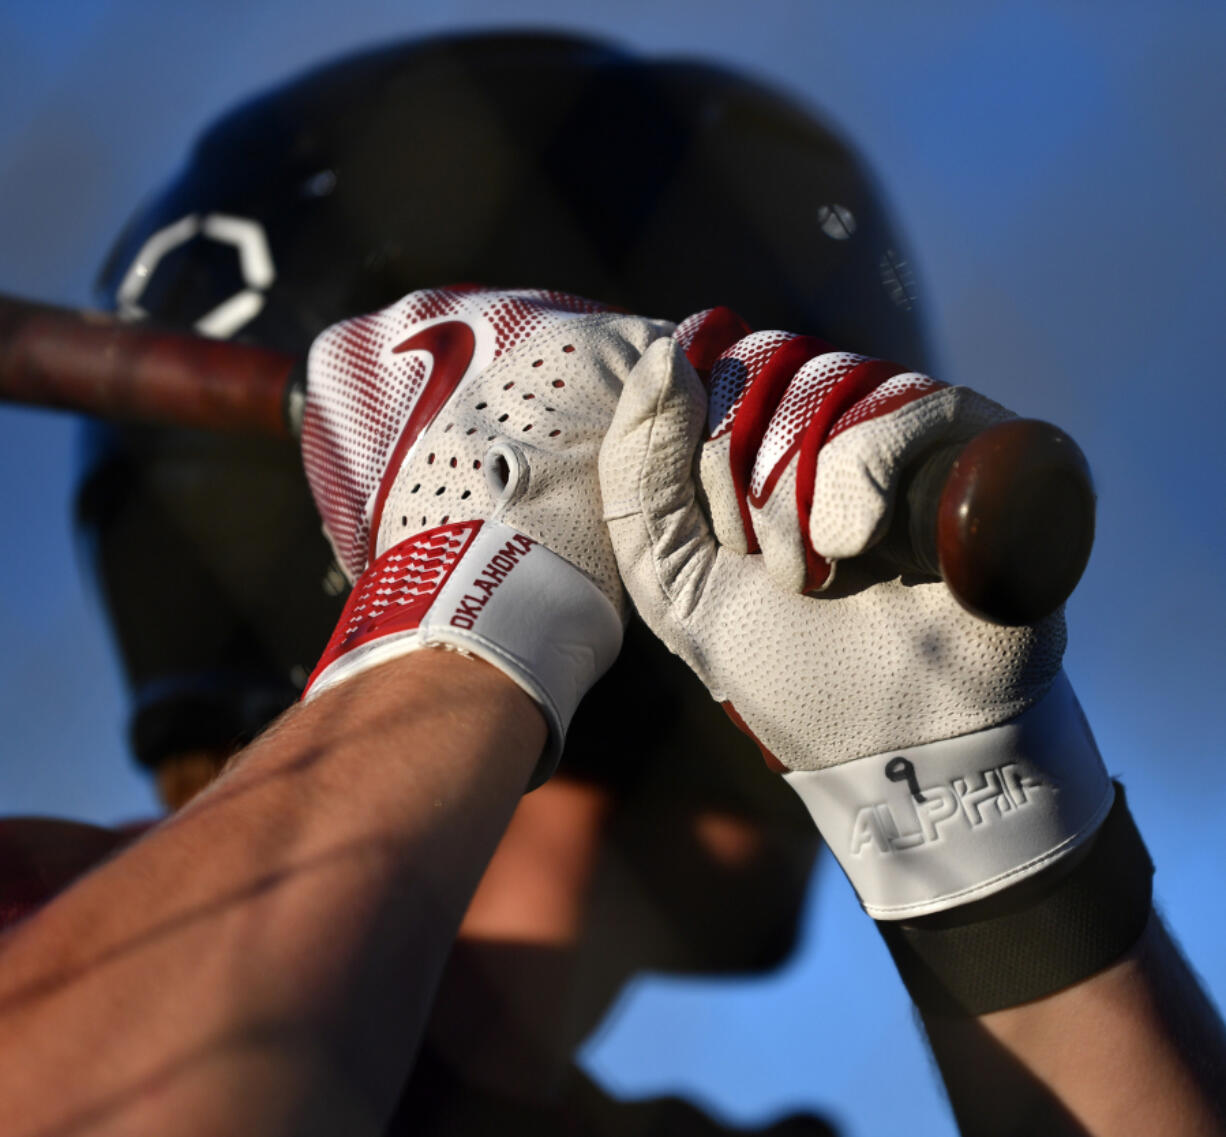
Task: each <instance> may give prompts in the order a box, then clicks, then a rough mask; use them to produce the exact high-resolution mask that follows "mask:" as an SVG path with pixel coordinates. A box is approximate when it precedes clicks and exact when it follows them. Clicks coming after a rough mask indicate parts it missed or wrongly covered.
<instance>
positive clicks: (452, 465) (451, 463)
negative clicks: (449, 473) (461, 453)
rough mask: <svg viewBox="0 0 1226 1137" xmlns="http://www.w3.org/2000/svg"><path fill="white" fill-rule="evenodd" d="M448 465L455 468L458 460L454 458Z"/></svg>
mask: <svg viewBox="0 0 1226 1137" xmlns="http://www.w3.org/2000/svg"><path fill="white" fill-rule="evenodd" d="M447 465H449V466H450V467H451V468H452V469H453V470H454V469H455V468H456V460H455V459H454V458H452V459H451V461H450V462H448V463H447Z"/></svg>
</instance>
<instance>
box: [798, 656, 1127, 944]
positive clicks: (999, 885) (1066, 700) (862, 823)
mask: <svg viewBox="0 0 1226 1137" xmlns="http://www.w3.org/2000/svg"><path fill="white" fill-rule="evenodd" d="M786 778H787V781H788V783H789V784H790V785H791V786H792V788H793V789H794V790H795V791H796V792H797V793H798V794H799V795H800V797H801V799H802V800H803V801H804V803H805V805H806V806H807V807H808V809H809V812H810V813H811V814H812V815H813V819H814V821H815V822H816V823H817V827H818V829H820V830H821V833H822V836H823V837H825V839H826V841H827V843H828V844H829V845H830V849H831V851H832V852H833V853H834V855H835V856H836V857H837V858H838V861H839V863H840V864H841V865H842V867H843V871H844V872H845V873H847V876H848V878H849V879H850V880H851V883H852V885H853V886H854V887H855V889H856V892H857V894H858V895H859V897H860V901H861V903H862V904H863V905H864V909H865V911H866V912H868V914H869V915H870V916H872V917H873V918H874V919H877V920H902V919H910V918H913V917H916V916H923V915H927V914H929V913H932V912H941V911H944V910H946V909H949V908H955V907H958V906H959V905H962V904H968V903H970V902H972V901H974V900H978V899H981V898H982V897H985V896H989V895H991V894H992V893H994V892H1000V891H1002V890H1003V889H1005V888H1008V887H1009V886H1011V885H1013V884H1015V883H1016V882H1017V881H1019V880H1023V879H1025V878H1026V877H1028V876H1033V875H1035V874H1037V873H1039V872H1041V871H1042V870H1043V869H1044V868H1046V867H1047V866H1048V865H1050V864H1054V863H1055V862H1056V861H1058V860H1060V859H1061V858H1063V857H1065V856H1068V855H1069V854H1070V853H1072V852H1073V851H1074V850H1075V849H1076V848H1077V847H1078V846H1079V845H1081V844H1082V843H1083V842H1084V841H1085V840H1087V839H1088V838H1089V837H1090V836H1091V835H1092V834H1093V833H1094V832H1095V831H1096V830H1097V829H1098V827H1099V826H1100V825H1101V824H1102V822H1103V819H1104V818H1105V817H1106V815H1107V811H1108V810H1109V809H1110V808H1111V800H1112V788H1111V782H1110V779H1109V778H1108V777H1107V772H1106V769H1105V768H1104V766H1103V764H1102V759H1101V758H1100V757H1099V755H1098V749H1097V747H1096V746H1095V744H1094V738H1093V735H1092V734H1091V733H1090V728H1089V725H1088V724H1087V723H1086V721H1085V716H1084V715H1083V714H1082V712H1081V707H1080V705H1079V704H1078V702H1077V699H1076V697H1075V696H1074V694H1073V691H1072V687H1071V686H1070V684H1069V682H1068V679H1067V678H1066V677H1065V676H1064V673H1063V672H1061V673H1060V674H1059V675H1058V676H1057V677H1056V679H1055V681H1054V682H1053V684H1052V686H1051V689H1050V690H1049V691H1048V692H1047V694H1046V695H1044V697H1043V698H1042V699H1041V700H1040V701H1039V702H1038V703H1036V704H1035V705H1034V706H1033V707H1031V708H1030V709H1029V710H1027V711H1025V712H1024V713H1023V714H1020V715H1018V716H1017V717H1016V718H1014V719H1011V720H1010V721H1008V722H1006V723H1003V724H1001V725H1000V726H995V727H991V728H989V729H987V730H981V731H976V732H974V733H972V734H966V735H962V736H960V737H957V738H951V739H947V740H945V741H942V742H931V743H926V744H924V745H920V746H910V747H905V748H902V749H899V750H892V751H889V752H888V753H885V754H877V755H872V756H870V757H866V758H857V759H855V760H854V761H851V762H846V763H843V764H841V765H835V766H828V767H826V768H824V769H820V770H803V771H795V772H793V773H790V774H787V775H786Z"/></svg>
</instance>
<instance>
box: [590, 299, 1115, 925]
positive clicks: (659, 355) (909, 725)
mask: <svg viewBox="0 0 1226 1137" xmlns="http://www.w3.org/2000/svg"><path fill="white" fill-rule="evenodd" d="M721 321H722V323H723V325H724V326H723V328H722V330H721V329H720V328H719V326H718V325H719V324H720V323H721ZM704 324H705V330H704ZM744 330H745V329H744V328H743V327H742V328H740V331H744ZM735 334H739V332H738V330H737V328H736V325H735V323H734V322H732V320H731V319H730V318H729V316H728V315H726V314H724V315H719V314H717V315H715V316H712V315H711V314H708V313H704V314H700V317H698V318H697V320H696V321H686V323H685V324H683V325H682V326H681V328H680V329H679V330H678V335H679V336H680V337H681V338H682V339H684V341H685V346H687V347H688V348H689V350H690V355H691V358H695V359H697V360H698V362H699V364H700V366H703V367H704V369H705V367H707V366H710V368H711V371H710V377H711V386H712V398H711V404H712V410H711V411H710V413H709V414H708V399H707V392H706V390H705V389H704V386H703V384H702V382H701V381H700V379H699V376H698V374H697V373H696V371H695V369H694V367H693V366H691V364H690V362H689V361H688V360H687V358H686V354H685V351H684V350H683V346H682V344H680V343H678V342H676V341H668V340H662V341H659V342H657V343H654V344H653V345H652V346H651V347H650V348H649V349H648V351H647V352H646V354H645V355H644V357H643V359H642V360H641V361H640V363H639V364H638V366H637V367H636V368H635V370H634V372H633V373H632V374H631V376H630V378H629V379H628V380H627V383H626V386H625V389H624V391H623V393H622V397H621V401H620V403H619V405H618V408H617V411H616V413H615V415H614V418H613V423H612V426H611V428H610V431H609V434H608V436H607V438H606V440H605V444H604V446H603V448H602V450H601V455H600V477H601V487H602V490H603V494H604V502H605V517H606V519H607V520H608V522H609V529H610V533H611V536H612V540H613V548H614V552H615V553H616V555H617V561H618V566H619V568H620V569H621V573H622V578H623V580H624V582H625V584H626V587H627V589H628V590H629V592H630V595H631V598H632V599H633V601H634V604H635V606H636V608H637V609H638V611H639V613H640V614H641V615H642V617H643V619H644V621H645V622H646V623H647V624H648V626H649V627H650V628H651V629H652V630H653V631H654V632H655V633H656V634H657V635H658V636H659V637H660V638H661V639H662V640H663V641H664V642H665V643H666V644H667V645H668V646H669V647H670V648H671V649H672V651H674V652H675V653H676V654H677V655H680V656H681V657H682V659H684V660H685V661H686V662H687V663H688V664H689V665H690V667H691V668H693V670H694V671H695V673H696V674H697V675H698V676H699V678H700V679H702V681H703V682H704V683H705V684H706V686H707V689H708V690H709V691H710V692H711V694H712V696H713V697H714V698H715V699H716V700H718V701H719V702H721V703H723V704H724V706H725V708H726V709H727V710H728V712H729V714H730V716H731V717H732V718H733V719H734V721H735V722H737V724H738V725H740V726H741V727H742V728H743V729H745V730H747V731H748V732H749V733H750V734H751V735H752V736H753V737H754V738H755V739H756V740H757V741H758V743H759V745H760V746H761V747H762V749H763V752H764V754H765V756H766V757H767V760H768V762H769V763H771V764H772V765H774V766H775V767H776V768H778V769H781V770H784V771H787V772H788V773H787V777H788V780H789V782H790V783H791V784H792V786H793V788H795V789H796V790H797V791H798V792H799V793H800V796H801V797H802V798H803V799H804V801H805V803H806V805H807V806H808V808H809V810H810V812H811V813H812V815H813V817H814V819H815V821H816V822H817V825H818V827H819V829H820V830H821V831H822V833H823V835H824V836H825V838H826V840H827V842H828V843H829V844H830V846H831V848H832V850H833V851H834V853H835V855H836V856H837V857H838V859H839V861H840V862H841V864H842V865H843V868H844V870H845V871H846V872H847V874H848V876H849V877H850V879H851V881H852V883H853V885H854V886H855V887H856V890H857V892H858V893H859V895H860V898H861V901H862V903H863V904H864V907H865V909H866V910H867V911H868V912H869V914H870V915H872V916H874V917H875V918H877V919H892V920H897V919H904V918H909V917H914V916H919V915H923V914H926V913H930V912H937V911H941V910H944V909H948V908H952V907H955V906H957V905H960V904H963V903H967V902H969V901H972V900H975V899H978V898H980V897H984V896H988V895H991V894H992V893H994V892H997V891H999V890H1001V889H1003V888H1005V887H1007V886H1009V885H1010V884H1012V883H1014V882H1016V881H1018V880H1021V879H1023V878H1025V877H1028V876H1031V875H1033V874H1035V873H1037V872H1039V871H1040V870H1041V869H1043V868H1045V867H1047V866H1048V865H1051V864H1054V863H1055V862H1056V861H1058V860H1060V859H1061V858H1063V857H1065V856H1066V855H1068V854H1069V853H1071V852H1072V851H1073V850H1074V849H1076V848H1077V847H1078V846H1079V845H1080V844H1081V843H1082V842H1084V841H1085V840H1086V839H1087V838H1088V837H1089V836H1090V835H1091V834H1093V833H1094V831H1095V830H1096V829H1097V828H1098V826H1099V825H1100V824H1101V822H1102V820H1103V818H1104V817H1105V816H1106V814H1107V812H1108V810H1109V809H1110V807H1111V803H1112V787H1111V783H1110V781H1109V780H1108V778H1107V775H1106V771H1105V770H1104V768H1103V765H1102V762H1101V760H1100V759H1099V757H1098V753H1097V750H1096V748H1095V746H1094V742H1093V739H1092V737H1091V735H1090V732H1089V729H1088V727H1087V726H1086V723H1085V720H1084V717H1083V716H1082V714H1081V712H1080V709H1079V707H1078V706H1077V703H1076V700H1075V698H1074V697H1073V694H1072V691H1071V689H1070V688H1069V685H1068V682H1067V680H1066V679H1065V678H1064V676H1063V674H1062V672H1061V671H1060V659H1061V656H1062V654H1063V650H1064V643H1065V635H1064V624H1063V617H1062V615H1057V616H1053V617H1051V618H1049V619H1048V620H1046V621H1044V622H1043V623H1042V624H1040V625H1036V626H1033V627H1024V628H1003V627H998V626H995V625H992V624H988V623H985V622H983V621H981V620H978V619H976V618H975V617H973V616H971V615H969V614H968V613H967V612H965V611H964V610H963V609H962V608H961V607H960V606H959V605H958V603H957V602H956V601H955V600H954V598H953V597H952V596H951V595H950V593H949V592H948V590H947V589H946V588H945V587H944V585H942V584H912V583H908V584H904V583H902V581H901V580H899V579H894V580H888V581H884V582H880V583H872V584H870V585H867V586H865V587H862V588H860V589H858V590H856V589H854V588H853V589H851V590H848V592H847V594H846V595H843V596H840V597H839V598H837V599H836V598H834V596H833V595H831V596H829V597H825V596H805V595H801V594H800V592H799V589H800V588H802V587H804V586H806V585H809V586H810V587H812V586H813V585H814V584H816V585H818V586H821V585H823V584H828V583H829V578H830V573H831V568H832V563H833V562H834V561H835V560H836V559H837V558H839V557H847V556H852V555H854V554H856V553H858V552H862V551H863V550H864V549H865V548H867V547H868V546H869V545H870V544H871V543H872V541H873V540H875V539H876V538H877V537H878V536H880V534H881V533H882V532H883V531H884V528H885V526H886V525H887V524H888V514H889V510H890V504H891V492H892V488H893V487H894V486H895V485H896V483H897V477H898V473H899V472H900V470H901V468H902V466H903V465H904V464H905V463H906V461H907V460H908V459H909V458H910V457H911V456H912V455H913V454H914V453H915V452H916V451H917V450H919V449H921V448H926V447H927V446H928V445H930V444H931V443H932V442H933V441H935V440H937V439H938V438H943V437H957V436H959V435H963V434H972V433H974V432H975V431H976V430H977V429H979V428H980V427H981V426H983V425H987V424H988V423H990V422H993V421H997V420H998V419H999V418H1000V417H1002V416H1003V415H1004V414H1005V413H1006V412H1003V411H1002V410H1001V409H1000V408H997V407H995V405H994V404H991V403H989V402H988V401H987V400H982V399H980V398H979V397H977V396H974V395H973V394H972V393H970V392H959V391H956V390H954V389H951V388H945V387H942V386H941V385H940V384H937V383H935V382H934V381H932V380H930V379H927V378H926V377H923V376H916V375H914V374H912V373H905V372H902V370H901V369H899V368H897V367H893V365H888V364H885V365H883V364H878V363H876V362H875V361H866V360H863V359H861V358H859V357H848V356H846V355H843V354H841V353H834V352H831V351H830V350H829V349H828V348H827V347H826V345H824V344H821V343H820V342H818V341H808V342H807V343H805V342H802V341H799V340H797V339H796V338H795V337H789V336H786V335H785V334H783V333H758V334H757V335H755V336H751V337H749V338H748V339H742V340H740V341H737V342H736V343H735V344H734V345H733V347H732V350H731V351H729V352H728V353H727V354H725V355H724V361H725V362H722V363H721V362H718V361H717V357H718V356H719V355H720V354H721V353H722V351H723V348H724V347H726V346H727V344H728V341H729V340H730V339H732V338H733V336H734V335H735ZM712 345H714V346H712ZM789 345H799V346H789ZM780 349H782V351H781V350H780ZM763 376H765V380H763ZM757 384H761V386H758V387H756V385H757ZM755 387H756V389H755ZM742 414H745V415H746V418H745V419H743V420H742V419H741V418H740V416H741V415H742ZM814 423H817V424H818V425H817V426H814V425H813V424H814ZM704 443H705V446H704V445H703V444H704ZM700 446H703V450H702V454H701V457H700V461H699V464H700V466H701V471H702V490H703V492H704V495H705V500H706V501H707V502H709V506H710V517H708V515H707V514H706V513H705V512H704V509H703V507H702V504H701V503H700V501H699V498H698V487H697V485H696V483H695V478H694V473H693V471H694V469H695V457H696V452H697V451H698V450H699V447H700ZM828 454H829V457H830V458H831V460H830V462H829V463H828V461H827V458H828ZM819 455H820V461H819V460H818V456H819ZM712 521H714V531H713V525H712ZM802 525H803V527H802ZM757 547H760V548H761V549H762V551H763V555H762V556H758V555H751V550H752V549H754V548H757ZM815 550H818V551H820V552H815ZM780 580H782V581H784V582H785V584H786V586H784V585H781V583H780Z"/></svg>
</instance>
